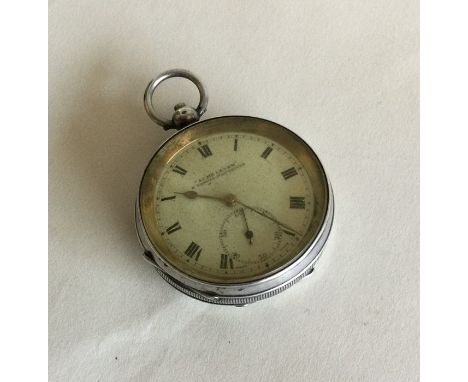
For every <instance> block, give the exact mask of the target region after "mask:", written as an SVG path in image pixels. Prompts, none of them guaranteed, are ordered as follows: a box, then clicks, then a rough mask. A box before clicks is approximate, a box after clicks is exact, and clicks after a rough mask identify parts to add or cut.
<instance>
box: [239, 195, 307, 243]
mask: <svg viewBox="0 0 468 382" xmlns="http://www.w3.org/2000/svg"><path fill="white" fill-rule="evenodd" d="M236 203H238V204H240V205H241V206H242V207H245V208H247V209H249V210H251V211H253V212H256V213H257V214H259V215H261V216H263V217H265V218H267V219H270V220H271V221H273V222H275V223H276V224H278V225H280V226H282V227H284V228H286V229H288V230H290V231H292V232H294V233H297V234H298V235H302V234H301V233H300V232H298V231H296V230H295V229H293V228H291V227H289V226H288V225H286V224H284V223H281V222H280V221H278V220H276V219H275V218H273V217H271V216H268V215H266V214H265V213H264V212H262V211H260V210H257V209H255V208H253V207H250V206H248V205H247V204H245V203H242V202H241V201H240V200H236Z"/></svg>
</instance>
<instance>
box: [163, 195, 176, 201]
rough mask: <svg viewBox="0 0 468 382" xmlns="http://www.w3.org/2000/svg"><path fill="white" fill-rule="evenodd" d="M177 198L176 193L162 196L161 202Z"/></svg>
mask: <svg viewBox="0 0 468 382" xmlns="http://www.w3.org/2000/svg"><path fill="white" fill-rule="evenodd" d="M173 199H175V195H174V196H167V197H165V198H161V202H164V201H165V200H173Z"/></svg>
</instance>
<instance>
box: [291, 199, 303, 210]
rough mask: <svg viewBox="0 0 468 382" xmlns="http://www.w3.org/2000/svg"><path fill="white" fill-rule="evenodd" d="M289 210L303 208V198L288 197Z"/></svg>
mask: <svg viewBox="0 0 468 382" xmlns="http://www.w3.org/2000/svg"><path fill="white" fill-rule="evenodd" d="M289 208H302V209H304V208H305V197H303V196H290V197H289Z"/></svg>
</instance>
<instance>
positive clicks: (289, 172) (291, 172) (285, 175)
mask: <svg viewBox="0 0 468 382" xmlns="http://www.w3.org/2000/svg"><path fill="white" fill-rule="evenodd" d="M281 175H283V178H284V180H288V179H289V178H292V177H293V176H294V175H297V171H296V169H295V168H294V167H291V168H288V169H287V170H284V171H283V172H282V173H281Z"/></svg>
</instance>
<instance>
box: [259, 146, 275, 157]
mask: <svg viewBox="0 0 468 382" xmlns="http://www.w3.org/2000/svg"><path fill="white" fill-rule="evenodd" d="M272 151H273V149H272V148H271V147H267V148H266V149H265V151H264V152H263V153H262V155H260V156H261V157H262V158H263V159H267V158H268V155H270V153H271V152H272Z"/></svg>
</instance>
